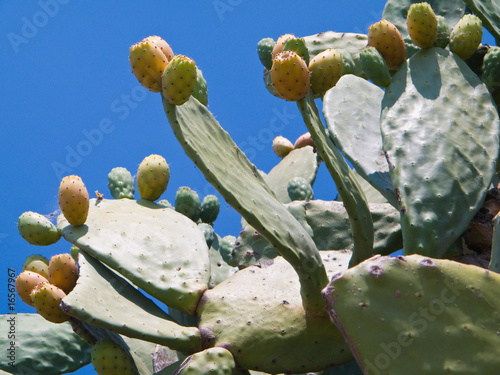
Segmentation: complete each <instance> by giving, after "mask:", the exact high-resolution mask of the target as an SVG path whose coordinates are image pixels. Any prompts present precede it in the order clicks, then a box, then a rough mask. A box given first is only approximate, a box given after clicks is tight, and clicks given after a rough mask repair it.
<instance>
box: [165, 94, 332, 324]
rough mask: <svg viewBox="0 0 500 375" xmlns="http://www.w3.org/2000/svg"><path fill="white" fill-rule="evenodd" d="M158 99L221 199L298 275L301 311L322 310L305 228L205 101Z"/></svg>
mask: <svg viewBox="0 0 500 375" xmlns="http://www.w3.org/2000/svg"><path fill="white" fill-rule="evenodd" d="M163 104H164V108H165V113H166V114H167V117H168V119H169V122H170V126H171V127H172V129H173V131H174V134H175V136H176V137H177V140H178V141H179V143H180V144H181V146H182V147H183V148H184V151H185V152H186V154H187V155H188V156H189V158H190V159H191V160H192V161H193V162H194V164H195V165H196V166H197V167H198V168H199V169H200V170H201V172H202V173H203V174H204V176H205V178H206V179H207V181H208V182H209V183H211V184H212V185H213V186H214V187H215V188H216V189H217V190H218V191H219V193H220V194H221V195H222V196H223V197H224V199H225V200H226V202H227V203H228V204H230V205H231V206H232V207H233V208H235V210H236V211H237V212H239V213H240V214H241V215H242V216H243V218H244V219H245V220H246V221H247V222H248V223H249V224H250V225H252V226H254V227H255V228H258V230H259V232H260V233H262V234H263V235H264V236H265V237H266V238H267V240H268V241H270V242H271V243H272V244H273V245H274V246H275V248H276V249H277V251H278V252H279V253H281V255H283V256H284V257H285V258H286V259H287V261H289V262H290V264H292V266H293V267H294V269H295V270H296V271H297V274H298V275H299V278H300V280H301V285H302V289H301V291H302V299H303V302H304V306H305V308H306V310H307V311H308V312H310V313H311V314H316V313H322V311H323V307H322V305H323V302H322V301H320V300H319V299H318V297H321V296H320V295H319V289H318V288H320V287H321V285H322V284H323V283H325V282H328V281H327V280H328V279H327V277H326V273H325V269H324V266H323V263H322V262H321V258H320V255H319V252H318V250H317V248H316V246H315V245H314V242H313V241H312V239H311V238H310V237H309V235H308V234H307V232H305V231H304V229H303V228H302V226H301V225H300V224H299V223H298V222H297V220H295V218H294V217H293V216H292V215H291V214H290V213H289V212H288V210H287V209H286V208H285V207H284V206H283V205H282V204H281V203H280V202H279V201H278V200H277V199H276V197H275V195H274V193H273V192H272V190H271V188H269V186H267V184H266V183H265V182H264V180H263V178H262V177H261V175H260V173H259V172H258V170H257V168H255V166H254V165H253V164H252V163H250V161H249V160H248V158H247V157H246V156H245V154H243V153H242V152H241V150H240V149H239V148H238V147H237V146H236V144H235V143H234V141H233V140H232V139H231V137H230V136H229V134H228V133H227V132H226V131H224V130H223V129H222V128H221V126H220V125H219V123H218V122H217V120H215V118H214V117H213V115H212V114H211V113H210V112H209V111H208V110H207V108H206V107H205V106H203V105H201V104H200V103H199V102H198V101H197V100H196V99H194V98H191V99H190V100H189V101H188V102H186V103H185V104H184V105H182V106H173V105H171V104H169V103H168V102H167V101H166V100H164V101H163Z"/></svg>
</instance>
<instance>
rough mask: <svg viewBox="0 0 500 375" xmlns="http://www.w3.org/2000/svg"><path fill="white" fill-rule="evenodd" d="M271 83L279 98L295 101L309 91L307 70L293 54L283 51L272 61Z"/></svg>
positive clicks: (300, 59)
mask: <svg viewBox="0 0 500 375" xmlns="http://www.w3.org/2000/svg"><path fill="white" fill-rule="evenodd" d="M271 81H272V83H273V86H274V89H275V90H276V92H277V93H278V95H279V96H280V97H281V98H283V99H285V100H288V101H297V100H300V99H302V98H304V97H305V96H306V95H307V92H308V91H309V87H310V78H309V69H308V68H307V65H306V63H305V61H304V60H303V59H302V58H301V57H300V56H299V55H297V54H296V53H295V52H293V51H283V52H280V53H279V54H277V55H276V57H275V58H274V60H273V67H272V68H271Z"/></svg>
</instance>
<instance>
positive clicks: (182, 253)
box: [58, 199, 210, 313]
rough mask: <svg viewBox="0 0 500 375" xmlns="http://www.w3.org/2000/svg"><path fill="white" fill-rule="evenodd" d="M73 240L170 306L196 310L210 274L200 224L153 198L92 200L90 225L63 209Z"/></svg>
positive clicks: (63, 226)
mask: <svg viewBox="0 0 500 375" xmlns="http://www.w3.org/2000/svg"><path fill="white" fill-rule="evenodd" d="M58 229H59V230H60V231H61V233H62V235H63V236H64V237H65V238H66V239H67V240H68V241H69V242H71V243H74V244H76V245H77V246H78V247H79V248H80V249H81V250H82V251H85V252H87V253H89V254H91V255H92V256H95V257H96V258H98V259H99V260H101V261H102V262H103V263H105V264H106V265H108V266H109V267H111V268H113V269H115V270H116V271H118V272H119V273H121V274H122V275H124V276H125V277H126V278H127V279H129V280H130V281H131V282H133V283H134V284H135V285H137V286H138V287H139V288H141V289H143V290H144V291H145V292H147V293H149V294H150V295H152V296H153V297H155V298H158V299H159V300H160V301H162V302H164V303H165V304H167V305H168V306H171V307H175V308H177V309H180V310H182V311H185V312H187V313H193V312H194V309H195V308H196V304H197V303H198V299H199V298H200V296H201V294H203V292H204V290H205V289H206V288H207V285H208V280H209V278H210V269H209V259H208V248H207V245H206V242H205V238H204V237H203V234H202V233H201V232H200V230H199V229H198V228H197V226H196V224H195V223H193V222H192V221H190V220H189V219H187V218H186V217H184V216H183V215H181V214H179V213H177V212H175V211H174V210H172V209H170V208H164V207H162V206H159V205H156V204H154V203H153V202H150V201H145V200H142V201H131V200H129V199H120V200H106V199H104V200H101V201H96V200H92V201H91V205H90V210H89V216H88V218H87V222H86V225H84V226H82V227H79V228H75V227H73V226H71V225H69V224H68V222H67V221H66V219H64V218H63V216H62V215H61V216H60V217H59V219H58Z"/></svg>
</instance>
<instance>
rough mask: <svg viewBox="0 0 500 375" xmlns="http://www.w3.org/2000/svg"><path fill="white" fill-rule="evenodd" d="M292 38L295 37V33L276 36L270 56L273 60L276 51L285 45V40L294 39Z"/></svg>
mask: <svg viewBox="0 0 500 375" xmlns="http://www.w3.org/2000/svg"><path fill="white" fill-rule="evenodd" d="M294 38H295V35H293V34H285V35H282V36H280V37H279V38H278V40H277V41H276V43H275V44H274V48H273V51H272V52H271V56H272V58H273V60H274V58H275V57H276V55H278V53H280V52H281V51H283V46H284V45H285V42H286V41H287V40H289V39H294Z"/></svg>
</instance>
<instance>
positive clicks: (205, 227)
mask: <svg viewBox="0 0 500 375" xmlns="http://www.w3.org/2000/svg"><path fill="white" fill-rule="evenodd" d="M198 228H199V229H200V230H201V231H202V232H203V235H204V236H205V242H206V243H207V246H208V248H210V247H211V246H212V244H213V243H214V241H215V232H214V228H213V227H212V226H211V225H210V224H207V223H199V224H198Z"/></svg>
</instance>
